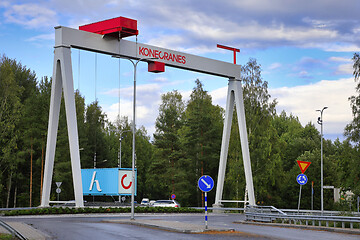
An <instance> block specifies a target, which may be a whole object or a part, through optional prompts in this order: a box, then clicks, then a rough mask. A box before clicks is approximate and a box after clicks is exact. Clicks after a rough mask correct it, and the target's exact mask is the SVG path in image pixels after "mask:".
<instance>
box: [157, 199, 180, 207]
mask: <svg viewBox="0 0 360 240" xmlns="http://www.w3.org/2000/svg"><path fill="white" fill-rule="evenodd" d="M152 206H153V207H175V208H179V207H180V203H178V202H177V201H175V200H157V201H156V202H154V203H153V204H152Z"/></svg>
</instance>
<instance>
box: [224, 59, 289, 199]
mask: <svg viewBox="0 0 360 240" xmlns="http://www.w3.org/2000/svg"><path fill="white" fill-rule="evenodd" d="M241 70H242V72H241V73H242V74H241V80H242V82H243V93H244V107H245V117H246V127H247V131H248V139H249V151H250V159H251V166H252V173H253V179H254V188H255V198H256V199H257V201H258V202H260V203H262V202H264V203H265V204H272V203H274V202H277V201H278V198H279V197H278V193H277V191H278V189H279V186H280V185H281V183H282V179H283V176H282V166H281V145H280V141H279V138H278V135H277V132H276V130H275V128H274V127H273V125H272V120H273V117H274V115H275V106H276V101H275V100H272V101H271V96H270V94H269V93H268V89H267V87H268V85H267V82H266V81H263V79H262V77H261V66H260V65H259V64H258V63H257V61H256V60H255V59H249V61H248V62H247V64H246V65H244V66H242V68H241ZM234 115H235V113H234ZM237 126H238V124H237V118H236V117H235V116H234V118H233V124H232V136H231V139H230V148H229V159H228V171H229V173H230V174H231V175H229V176H228V177H227V179H226V180H229V181H232V182H233V184H234V181H236V184H235V185H236V186H232V189H235V190H236V192H234V191H233V190H232V189H230V188H229V186H231V184H228V183H227V185H228V187H226V188H225V196H228V197H230V198H234V197H235V196H236V197H238V196H239V195H240V194H239V193H238V192H239V189H240V190H242V189H244V187H245V183H244V177H240V174H243V172H244V171H243V166H242V162H243V160H242V155H241V154H239V153H241V148H240V144H239V143H237V142H238V141H239V132H238V130H237V129H236V130H234V128H237ZM234 141H235V143H234ZM240 166H241V168H240V169H238V168H239V167H240ZM234 169H235V170H234ZM240 171H242V172H240ZM241 196H242V194H241Z"/></svg>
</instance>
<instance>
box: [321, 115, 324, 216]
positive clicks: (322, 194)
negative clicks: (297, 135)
mask: <svg viewBox="0 0 360 240" xmlns="http://www.w3.org/2000/svg"><path fill="white" fill-rule="evenodd" d="M323 110H324V109H323ZM323 110H321V214H323V213H324V169H323V123H322V114H323Z"/></svg>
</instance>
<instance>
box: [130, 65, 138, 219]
mask: <svg viewBox="0 0 360 240" xmlns="http://www.w3.org/2000/svg"><path fill="white" fill-rule="evenodd" d="M138 63H139V60H138V61H137V62H136V63H135V64H134V63H133V64H134V102H133V129H132V130H133V142H132V168H131V171H132V183H133V186H132V187H131V220H135V216H134V212H135V203H134V201H135V186H134V185H135V130H136V129H135V120H136V115H135V108H136V66H137V64H138Z"/></svg>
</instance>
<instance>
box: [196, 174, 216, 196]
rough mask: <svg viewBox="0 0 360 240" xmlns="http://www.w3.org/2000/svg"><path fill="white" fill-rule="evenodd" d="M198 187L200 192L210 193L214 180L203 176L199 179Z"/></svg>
mask: <svg viewBox="0 0 360 240" xmlns="http://www.w3.org/2000/svg"><path fill="white" fill-rule="evenodd" d="M198 186H199V188H200V190H201V191H203V192H210V191H211V190H212V189H213V187H214V180H213V179H212V178H211V177H210V176H208V175H203V176H201V177H200V178H199V181H198Z"/></svg>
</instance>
